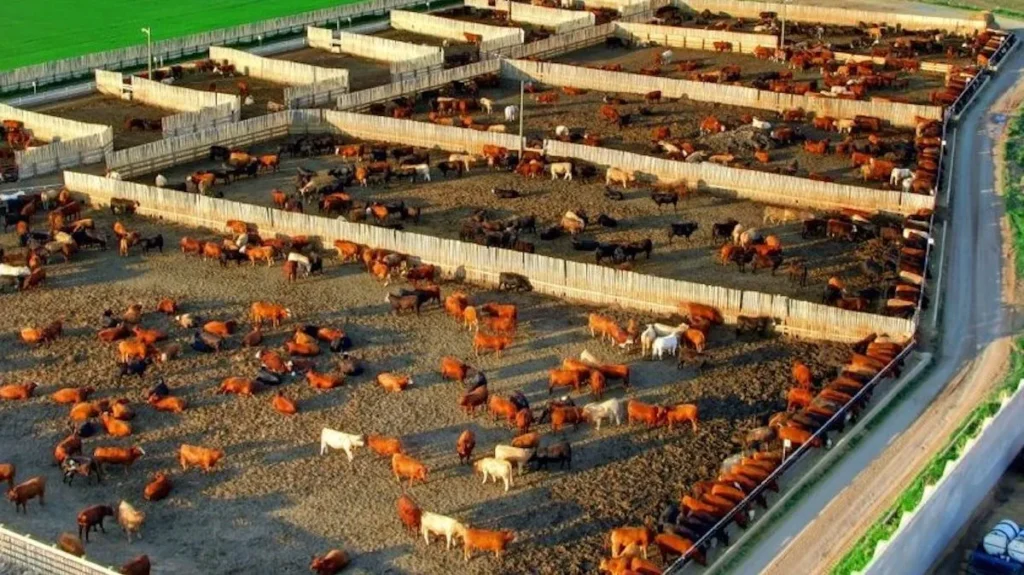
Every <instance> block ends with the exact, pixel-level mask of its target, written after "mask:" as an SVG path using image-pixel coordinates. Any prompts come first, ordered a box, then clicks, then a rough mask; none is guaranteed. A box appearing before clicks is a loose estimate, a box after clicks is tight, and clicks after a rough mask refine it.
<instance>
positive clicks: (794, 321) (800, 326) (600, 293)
mask: <svg viewBox="0 0 1024 575" xmlns="http://www.w3.org/2000/svg"><path fill="white" fill-rule="evenodd" d="M64 183H65V185H66V186H67V187H68V188H69V189H71V190H72V191H74V192H78V193H81V194H86V195H88V196H89V199H90V201H91V202H92V203H94V204H96V205H103V204H107V203H109V200H110V198H113V197H117V198H126V199H131V200H135V201H138V202H139V204H140V207H139V213H141V214H143V215H152V216H159V217H161V218H164V219H165V220H169V221H174V222H179V223H182V224H186V225H193V226H203V227H209V228H214V229H217V230H220V229H222V228H223V225H224V222H225V221H226V220H228V219H238V220H243V221H247V222H251V223H254V224H256V225H257V226H259V228H260V230H261V231H264V232H267V233H287V234H303V235H310V236H317V237H319V238H320V239H321V240H322V241H323V243H324V245H330V244H331V243H332V242H333V241H334V240H337V239H345V240H349V241H353V242H357V243H360V244H365V245H368V246H371V247H375V248H383V249H389V250H394V251H397V252H401V253H405V254H409V255H411V256H414V257H418V258H420V259H422V260H423V261H424V262H427V263H431V264H434V265H437V266H439V267H440V268H441V269H442V270H444V272H445V273H446V274H447V275H449V276H454V277H458V278H462V279H465V280H467V281H471V282H474V283H481V284H488V285H494V284H496V283H497V280H498V274H500V273H501V272H514V273H519V274H522V275H525V276H526V277H528V278H530V281H531V282H532V284H533V286H534V290H535V291H537V292H538V293H542V294H546V295H550V296H554V297H558V298H563V299H568V300H574V301H582V302H588V303H591V304H597V305H620V306H623V307H626V308H630V309H636V310H641V311H644V312H653V313H660V314H668V313H673V312H674V311H675V310H676V309H677V307H676V306H677V304H678V303H679V302H681V301H687V302H695V303H702V304H706V305H711V306H715V307H717V308H719V309H720V310H722V312H723V314H724V315H725V316H726V318H727V320H730V321H735V318H736V316H737V315H751V316H768V317H772V318H775V320H776V321H777V322H778V323H777V328H778V329H781V330H782V331H785V332H790V333H794V334H797V335H801V336H805V337H817V338H821V339H827V340H837V341H856V340H858V339H860V338H862V337H864V336H866V335H868V334H870V333H888V334H890V335H892V336H893V337H897V338H906V337H909V336H910V335H911V334H912V333H913V332H914V328H915V326H914V323H913V322H912V321H910V320H904V319H898V318H890V317H883V316H879V315H873V314H867V313H859V312H851V311H845V310H841V309H838V308H835V307H829V306H824V305H821V304H815V303H809V302H803V301H796V300H792V299H790V298H787V297H784V296H776V295H770V294H764V293H758V292H749V291H741V290H733V289H727V288H722V287H714V286H706V285H701V284H695V283H691V282H684V281H679V280H672V279H666V278H658V277H653V276H647V275H642V274H638V273H634V272H627V271H621V270H616V269H613V268H610V267H602V266H597V265H593V264H585V263H577V262H569V261H565V260H560V259H556V258H551V257H547V256H540V255H536V254H525V253H520V252H514V251H510V250H503V249H496V248H488V247H484V246H478V245H476V244H470V243H465V242H460V241H456V240H448V239H442V238H435V237H431V236H424V235H420V234H414V233H409V232H402V231H396V230H389V229H385V228H381V227H377V226H371V225H367V224H359V223H350V222H347V221H344V220H340V219H331V218H322V217H318V216H313V215H307V214H298V213H289V212H284V211H282V210H275V209H272V208H269V207H265V206H256V205H251V204H241V203H238V202H232V201H229V200H222V199H216V198H210V197H204V196H200V195H197V194H187V193H184V192H176V191H173V190H168V189H161V188H154V187H150V186H145V185H141V184H135V183H132V182H125V181H118V180H112V179H109V178H102V177H99V176H92V175H88V174H80V173H72V172H65V174H64Z"/></svg>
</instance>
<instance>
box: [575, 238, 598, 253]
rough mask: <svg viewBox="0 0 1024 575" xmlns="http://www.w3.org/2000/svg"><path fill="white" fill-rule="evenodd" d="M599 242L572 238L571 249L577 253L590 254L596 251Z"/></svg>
mask: <svg viewBox="0 0 1024 575" xmlns="http://www.w3.org/2000/svg"><path fill="white" fill-rule="evenodd" d="M600 245H601V244H600V242H598V241H597V240H591V239H587V238H572V249H574V250H576V251H578V252H592V251H594V250H596V249H598V246H600Z"/></svg>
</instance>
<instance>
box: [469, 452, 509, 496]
mask: <svg viewBox="0 0 1024 575" xmlns="http://www.w3.org/2000/svg"><path fill="white" fill-rule="evenodd" d="M473 469H474V470H476V471H477V472H479V473H481V474H482V475H483V476H484V483H487V479H488V478H494V482H495V483H497V482H498V478H501V480H502V481H504V482H505V493H508V488H509V486H511V485H512V464H511V463H509V462H508V461H504V460H501V459H496V458H494V457H485V458H483V459H480V460H478V461H476V462H474V463H473Z"/></svg>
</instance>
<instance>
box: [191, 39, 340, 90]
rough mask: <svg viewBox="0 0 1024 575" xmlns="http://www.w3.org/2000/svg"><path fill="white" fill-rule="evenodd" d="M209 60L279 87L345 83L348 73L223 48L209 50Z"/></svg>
mask: <svg viewBox="0 0 1024 575" xmlns="http://www.w3.org/2000/svg"><path fill="white" fill-rule="evenodd" d="M210 59H212V60H227V61H229V62H231V63H232V64H234V65H235V67H236V68H237V69H238V71H239V72H242V73H243V74H245V75H247V76H252V77H253V78H262V79H264V80H267V81H269V82H277V83H279V84H291V85H305V84H314V83H316V82H323V81H325V80H334V79H337V78H344V79H345V80H346V81H347V80H348V70H345V69H342V68H320V67H319V66H310V65H309V64H303V63H301V62H290V61H288V60H275V59H274V58H264V57H263V56H257V55H255V54H251V53H249V52H243V51H242V50H235V49H234V48H225V47H223V46H211V47H210Z"/></svg>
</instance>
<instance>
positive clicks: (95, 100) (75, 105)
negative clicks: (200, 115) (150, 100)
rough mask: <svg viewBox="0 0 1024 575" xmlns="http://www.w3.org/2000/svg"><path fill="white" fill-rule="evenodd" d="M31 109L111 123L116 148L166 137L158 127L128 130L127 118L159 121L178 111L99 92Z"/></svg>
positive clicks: (87, 120) (94, 121)
mask: <svg viewBox="0 0 1024 575" xmlns="http://www.w3.org/2000/svg"><path fill="white" fill-rule="evenodd" d="M32 111H33V112H39V113H41V114H47V115H50V116H56V117H58V118H67V119H68V120H77V121H79V122H88V123H90V124H103V125H106V126H111V127H113V128H114V149H115V150H120V149H123V148H131V147H134V146H139V145H142V144H148V143H149V142H155V141H157V140H159V139H161V138H163V131H162V130H160V129H159V128H158V129H156V130H128V129H127V127H126V126H125V120H126V119H128V118H142V119H144V120H159V119H160V118H163V117H164V116H171V115H174V114H176V113H177V112H175V111H174V110H166V109H163V108H157V107H156V106H150V105H148V104H140V103H138V102H133V101H129V100H122V99H120V98H115V97H114V96H106V95H104V94H100V93H94V94H91V95H89V96H84V97H81V98H75V99H73V100H62V101H60V102H57V103H56V104H50V105H47V106H43V107H41V108H34V109H33V110H32Z"/></svg>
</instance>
